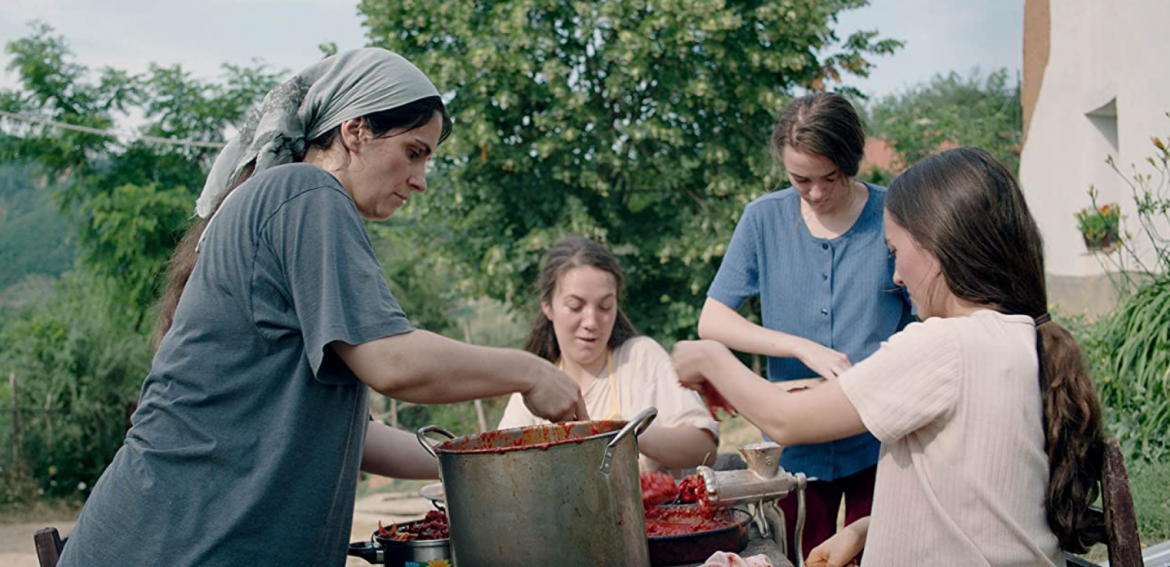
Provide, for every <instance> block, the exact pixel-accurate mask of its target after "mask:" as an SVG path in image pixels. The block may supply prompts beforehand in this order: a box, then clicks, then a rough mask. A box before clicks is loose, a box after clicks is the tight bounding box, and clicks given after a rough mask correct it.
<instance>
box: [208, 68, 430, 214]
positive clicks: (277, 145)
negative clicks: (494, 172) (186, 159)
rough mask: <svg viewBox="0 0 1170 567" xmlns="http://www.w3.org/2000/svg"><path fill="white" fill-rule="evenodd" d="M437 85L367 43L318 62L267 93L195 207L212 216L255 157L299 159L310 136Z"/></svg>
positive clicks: (268, 162)
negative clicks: (362, 47) (365, 45)
mask: <svg viewBox="0 0 1170 567" xmlns="http://www.w3.org/2000/svg"><path fill="white" fill-rule="evenodd" d="M438 95H439V91H438V89H436V88H435V85H434V84H432V83H431V81H430V79H427V77H426V75H424V74H423V73H422V71H419V70H418V68H417V67H415V66H414V65H413V64H411V62H410V61H407V60H406V59H405V58H403V57H402V56H401V55H398V54H397V53H393V52H391V51H387V50H385V49H380V48H376V47H369V48H364V49H357V50H354V51H348V52H346V53H341V54H338V55H334V56H331V57H327V58H325V59H322V60H321V61H319V62H317V63H316V64H314V65H313V66H311V67H309V68H308V69H305V70H304V71H301V72H300V73H297V75H296V76H295V77H293V78H292V79H289V80H288V81H287V82H285V83H284V84H282V85H280V86H278V87H276V88H275V89H272V91H271V92H269V93H268V94H267V95H266V96H265V97H264V104H263V105H261V107H260V108H259V109H258V110H256V111H254V112H253V113H252V115H251V116H250V117H249V118H248V121H247V123H246V124H245V125H244V127H243V128H242V129H240V132H239V134H238V135H237V136H236V137H235V138H233V139H232V141H231V142H228V145H227V146H226V147H225V148H224V149H223V150H222V151H221V152H220V153H219V156H218V157H216V158H215V164H214V165H212V166H211V173H209V174H208V175H207V181H206V182H205V183H204V184H203V193H202V194H201V195H200V196H199V199H198V200H197V201H195V213H196V214H198V215H199V216H200V217H203V218H207V217H209V216H211V214H212V213H213V212H214V211H215V210H216V206H217V205H219V202H220V201H221V200H222V199H223V198H224V194H225V193H227V190H228V187H230V186H231V184H232V182H234V181H235V180H236V179H238V178H239V176H240V174H241V172H243V171H244V169H245V168H246V167H247V165H248V164H249V163H252V162H255V168H254V169H253V174H255V173H260V172H261V171H264V170H265V169H268V168H271V167H275V166H278V165H281V164H285V163H291V162H294V161H297V160H298V159H300V158H301V157H302V156H303V155H304V153H305V146H306V143H307V142H308V141H309V140H312V139H314V138H316V137H317V136H320V135H322V134H324V133H326V132H328V131H329V130H331V129H333V128H335V127H337V126H338V125H340V124H341V123H342V122H344V121H346V120H350V119H354V118H360V117H362V116H365V115H367V114H370V113H373V112H381V111H384V110H390V109H392V108H397V107H399V106H402V105H405V104H410V103H412V102H414V101H416V100H419V99H423V98H426V97H430V96H438Z"/></svg>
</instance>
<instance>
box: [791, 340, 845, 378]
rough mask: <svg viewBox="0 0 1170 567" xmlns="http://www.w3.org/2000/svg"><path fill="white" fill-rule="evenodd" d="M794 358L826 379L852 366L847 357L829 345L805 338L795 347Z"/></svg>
mask: <svg viewBox="0 0 1170 567" xmlns="http://www.w3.org/2000/svg"><path fill="white" fill-rule="evenodd" d="M795 354H796V358H797V359H799V360H800V361H801V362H803V363H804V365H805V366H807V367H808V369H809V370H812V371H813V372H816V373H817V374H818V375H820V376H821V377H823V378H824V379H826V380H832V379H834V378H836V377H837V376H840V375H841V373H842V372H845V371H846V370H849V368H851V367H852V366H853V363H852V362H849V357H848V356H845V355H844V354H841V353H839V352H837V351H835V350H833V349H831V348H829V347H826V346H822V345H820V344H818V343H815V342H813V341H809V340H805V341H803V342H801V343H800V345H799V346H797V347H796V351H795Z"/></svg>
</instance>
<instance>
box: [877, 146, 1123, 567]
mask: <svg viewBox="0 0 1170 567" xmlns="http://www.w3.org/2000/svg"><path fill="white" fill-rule="evenodd" d="M886 212H887V214H889V215H890V216H891V218H892V219H893V221H894V222H896V223H897V224H898V225H899V226H901V227H902V228H904V229H905V230H906V231H907V232H909V233H910V236H911V237H912V238H913V239H914V240H915V241H916V242H918V244H919V245H921V246H922V247H923V248H924V249H926V250H928V251H929V252H931V253H932V254H933V255H934V256H936V257H937V258H938V259H939V264H940V266H941V270H942V275H943V278H944V280H945V281H946V284H947V286H948V287H949V288H950V290H951V292H952V293H954V294H955V296H956V297H958V298H959V299H963V300H966V301H969V302H971V303H974V304H976V305H981V306H984V307H987V308H989V309H993V310H995V311H998V312H1000V313H1005V314H1023V315H1029V316H1031V317H1033V318H1040V317H1042V316H1043V315H1044V314H1046V313H1047V311H1048V291H1047V288H1046V285H1045V281H1044V243H1043V240H1042V238H1041V236H1040V229H1039V227H1037V226H1036V221H1035V219H1033V218H1032V214H1031V213H1030V212H1029V210H1028V205H1027V202H1026V201H1025V200H1024V195H1023V193H1022V192H1021V191H1020V187H1019V185H1018V184H1017V183H1016V180H1015V178H1014V177H1013V176H1012V174H1011V173H1010V172H1009V171H1008V170H1007V169H1006V168H1004V166H1003V165H1001V164H1000V163H999V162H998V161H996V160H995V158H993V157H991V155H990V154H988V153H987V152H985V151H983V150H980V149H977V148H969V147H968V148H957V149H954V150H948V151H945V152H942V153H940V154H936V155H934V156H930V157H928V158H926V159H923V160H922V161H919V162H918V163H916V164H914V166H913V167H911V168H910V169H909V170H907V171H906V172H905V173H903V174H902V175H900V176H899V177H898V178H897V179H895V180H894V182H893V183H892V184H890V189H889V191H888V192H887V194H886ZM1045 319H1046V318H1043V319H1040V321H1039V323H1040V324H1039V325H1038V326H1037V328H1036V350H1037V357H1038V360H1039V363H1040V375H1039V377H1038V378H1039V380H1038V382H1039V384H1038V387H1039V388H1040V390H1041V394H1042V399H1043V401H1044V435H1045V452H1046V453H1047V454H1048V469H1049V479H1048V493H1047V495H1046V497H1045V507H1046V512H1047V519H1048V525H1049V527H1051V528H1052V531H1053V533H1055V534H1056V537H1057V540H1058V541H1059V542H1060V547H1061V549H1064V550H1065V551H1069V552H1072V553H1084V552H1085V551H1086V549H1087V548H1088V547H1089V546H1091V545H1093V544H1094V543H1096V542H1099V541H1103V539H1104V525H1103V524H1102V522H1101V520H1100V517H1099V516H1093V515H1090V514H1089V510H1088V506H1089V504H1092V503H1093V502H1094V501H1095V500H1096V499H1097V496H1098V494H1100V480H1101V468H1102V466H1103V463H1102V459H1103V456H1104V433H1103V429H1102V426H1101V405H1100V403H1099V402H1098V401H1097V394H1096V390H1095V389H1094V387H1093V382H1092V380H1091V379H1090V377H1089V371H1088V366H1087V365H1086V363H1085V359H1084V355H1083V354H1082V353H1081V350H1080V348H1079V347H1077V344H1076V342H1075V341H1074V340H1073V338H1072V335H1070V334H1069V332H1068V331H1067V330H1065V329H1064V328H1063V327H1061V326H1060V325H1058V324H1056V323H1054V322H1051V321H1047V322H1046V321H1045Z"/></svg>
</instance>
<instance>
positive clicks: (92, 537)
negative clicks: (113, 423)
mask: <svg viewBox="0 0 1170 567" xmlns="http://www.w3.org/2000/svg"><path fill="white" fill-rule="evenodd" d="M410 330H411V327H410V323H409V322H408V321H407V319H406V317H405V315H404V314H403V313H402V310H401V309H400V308H399V306H398V304H397V303H396V302H395V301H394V298H393V297H392V296H391V295H390V290H389V289H388V288H387V287H386V281H385V276H384V275H383V271H382V268H381V266H380V265H379V264H378V261H377V259H376V258H375V256H374V252H373V248H372V247H371V245H370V241H369V237H368V235H367V234H366V231H365V228H364V227H363V226H362V221H361V218H360V217H359V216H358V211H357V207H356V206H355V205H354V203H353V201H352V200H351V199H350V197H349V196H348V195H347V194H346V192H345V190H344V189H343V188H342V187H341V185H340V184H339V183H338V182H337V180H336V179H334V178H333V176H331V175H329V174H328V173H325V172H324V171H322V170H320V169H318V168H316V167H313V166H311V165H306V164H292V165H284V166H280V167H276V168H273V169H271V170H268V171H265V172H263V173H260V174H259V175H257V176H256V177H254V178H253V179H251V180H249V181H248V182H247V183H245V184H243V185H241V186H240V187H239V188H237V189H236V194H235V195H233V196H232V197H231V198H230V199H228V200H227V201H225V202H224V204H223V206H222V207H221V210H220V211H219V213H217V214H216V217H215V221H214V222H213V223H211V225H210V227H209V228H208V234H207V238H206V239H205V240H204V242H203V245H202V247H201V250H200V254H199V260H198V262H197V263H196V266H195V271H194V272H193V273H192V274H191V279H190V281H189V282H188V284H187V287H186V289H185V290H184V292H183V296H182V299H181V300H180V302H179V305H178V309H177V310H176V312H175V321H174V325H173V327H172V328H171V330H170V332H169V333H167V335H166V337H165V338H164V339H163V341H162V344H161V345H160V346H159V350H158V353H157V354H156V355H155V357H154V362H153V364H152V367H151V371H150V375H149V376H148V377H147V378H146V382H145V383H144V384H143V387H142V394H141V397H140V400H139V405H138V410H137V411H136V412H134V416H133V417H132V419H131V422H132V424H133V425H132V427H131V429H130V431H129V433H128V434H127V436H126V442H125V444H124V445H123V446H122V448H121V449H119V451H118V453H117V455H116V456H115V457H114V461H113V462H112V463H111V464H110V466H109V468H107V469H106V471H105V473H104V474H103V475H102V477H101V479H100V480H99V481H98V482H97V484H96V486H94V491H93V494H92V495H91V496H90V498H89V500H88V502H87V503H86V505H85V508H84V509H83V510H82V514H81V519H80V520H79V521H78V524H77V527H76V528H75V529H74V530H73V532H72V533H71V534H70V537H69V541H68V543H67V544H66V546H65V553H64V556H63V557H62V559H61V563H60V565H61V566H62V567H73V566H87V567H92V566H114V565H118V566H122V565H163V564H165V565H179V566H195V565H199V566H201V567H203V566H218V565H223V566H228V565H240V564H264V565H313V566H317V565H343V564H344V563H345V557H346V546H347V543H348V539H349V534H350V525H351V522H352V516H353V501H354V490H355V485H356V482H357V477H358V467H359V464H360V462H361V453H362V444H363V442H364V440H365V432H366V425H367V422H368V410H367V400H368V390H367V388H366V386H365V385H364V384H362V383H361V382H359V381H358V379H357V378H356V377H355V376H354V375H353V373H352V372H350V370H349V369H348V368H347V367H346V366H345V364H344V363H343V362H341V360H340V359H338V358H337V356H336V354H334V353H333V351H332V349H329V348H327V345H328V344H329V343H330V342H332V341H343V342H346V343H349V344H360V343H364V342H367V341H371V340H374V339H377V338H380V337H386V336H391V335H396V334H400V333H405V332H408V331H410Z"/></svg>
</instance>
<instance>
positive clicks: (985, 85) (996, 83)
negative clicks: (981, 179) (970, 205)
mask: <svg viewBox="0 0 1170 567" xmlns="http://www.w3.org/2000/svg"><path fill="white" fill-rule="evenodd" d="M868 110H869V111H868V115H869V120H868V123H867V127H868V130H869V134H870V135H871V136H876V137H879V138H884V139H885V140H886V141H888V142H890V143H892V144H893V145H894V149H895V150H897V151H898V153H899V154H900V155H901V157H902V162H903V166H909V165H911V164H913V163H914V162H916V161H918V160H920V159H922V158H924V157H926V156H928V155H930V154H932V153H935V152H937V151H939V150H940V149H942V148H945V147H948V146H950V147H953V146H978V147H980V148H983V149H985V150H987V151H988V152H991V155H993V156H995V158H996V159H998V160H999V161H1001V162H1003V164H1004V165H1006V166H1007V167H1008V169H1010V170H1011V171H1016V170H1017V169H1018V168H1019V166H1020V144H1021V142H1022V141H1023V135H1024V134H1023V132H1024V111H1023V108H1022V107H1021V106H1020V85H1019V83H1018V82H1014V81H1012V80H1011V76H1010V75H1009V74H1008V71H1007V69H1000V70H998V71H996V72H994V73H992V74H990V75H988V76H987V77H986V78H983V77H982V76H981V75H980V73H979V72H978V71H975V72H973V73H972V74H971V76H970V77H968V78H963V77H961V76H960V75H959V74H958V73H954V72H951V73H950V74H947V75H936V76H935V77H934V78H933V79H931V80H930V82H928V83H926V84H924V85H920V86H917V87H914V88H911V89H910V90H908V91H906V92H903V93H900V94H895V95H889V96H886V97H885V98H883V99H881V100H879V101H877V102H875V103H874V104H873V105H872V106H871V108H869V109H868Z"/></svg>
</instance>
